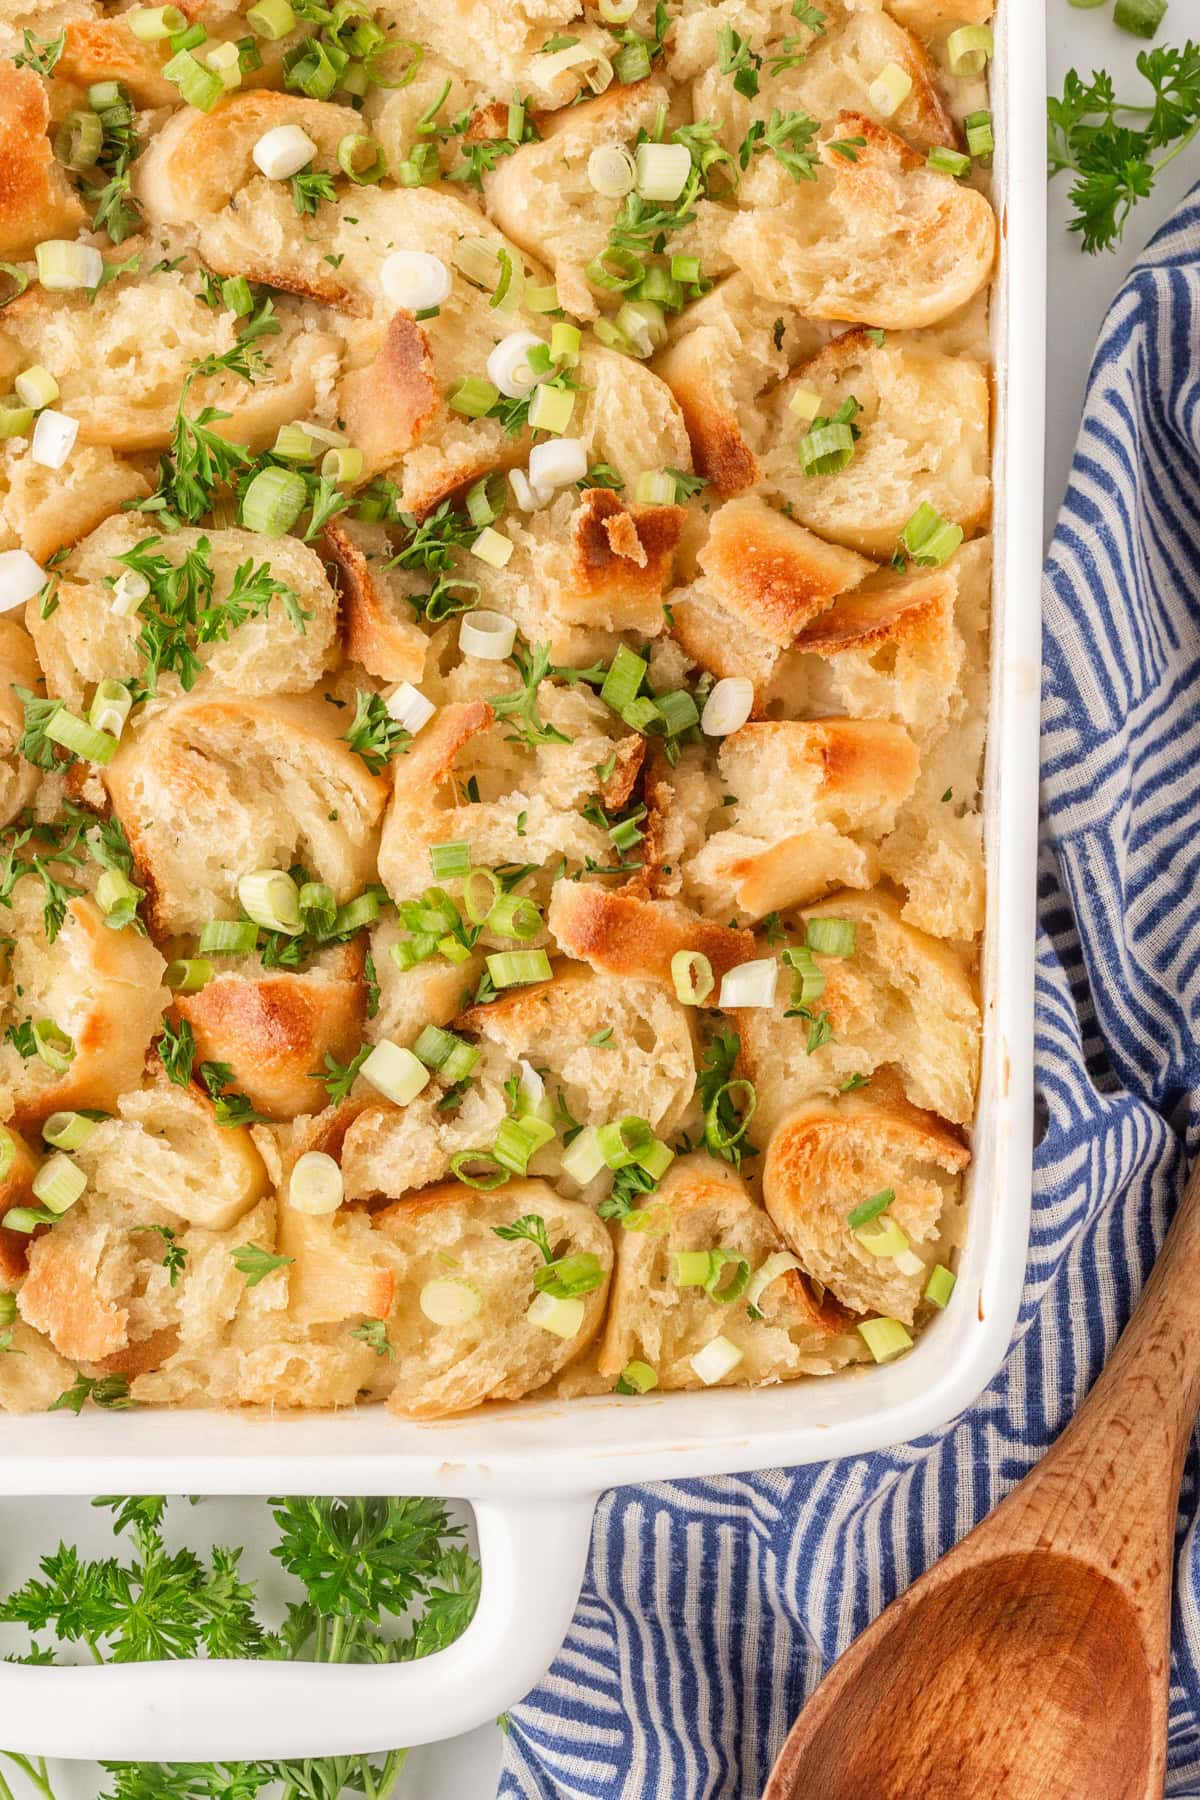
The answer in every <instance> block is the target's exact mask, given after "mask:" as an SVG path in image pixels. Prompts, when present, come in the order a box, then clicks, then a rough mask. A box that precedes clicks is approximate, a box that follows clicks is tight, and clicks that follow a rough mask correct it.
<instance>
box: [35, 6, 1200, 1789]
mask: <svg viewBox="0 0 1200 1800" xmlns="http://www.w3.org/2000/svg"><path fill="white" fill-rule="evenodd" d="M1186 5H1187V0H1173V3H1172V6H1171V10H1170V12H1169V13H1168V15H1167V21H1166V26H1165V28H1164V32H1163V34H1162V35H1163V37H1164V39H1165V40H1166V41H1175V40H1176V39H1177V38H1178V37H1180V36H1182V35H1183V34H1184V33H1185V31H1186V29H1187V21H1186V20H1185V18H1184V17H1183V14H1184V12H1185V10H1186ZM1046 9H1047V31H1048V38H1049V58H1050V81H1051V85H1052V86H1053V88H1054V89H1055V91H1060V90H1061V87H1062V80H1063V76H1064V75H1065V73H1066V71H1067V70H1068V69H1069V68H1070V67H1071V66H1072V65H1075V66H1076V67H1078V68H1079V69H1080V71H1081V72H1089V71H1090V70H1091V69H1092V68H1093V66H1095V67H1104V68H1108V69H1110V70H1111V71H1112V73H1113V75H1114V78H1116V79H1117V82H1118V88H1120V85H1121V84H1120V76H1121V75H1122V74H1123V73H1127V74H1129V75H1130V76H1133V77H1134V79H1137V78H1136V75H1135V72H1134V59H1135V57H1136V55H1137V52H1138V50H1139V48H1141V45H1140V44H1139V43H1138V42H1137V41H1136V40H1134V39H1133V38H1130V37H1127V36H1125V35H1124V34H1123V33H1121V32H1118V31H1116V30H1115V29H1114V28H1113V26H1112V24H1111V20H1110V17H1109V15H1110V13H1111V7H1108V6H1105V7H1102V8H1098V9H1097V10H1095V11H1090V12H1079V11H1076V10H1074V9H1073V8H1072V7H1071V6H1070V5H1069V4H1068V0H1046ZM1172 27H1174V28H1175V29H1174V32H1173V33H1172ZM1194 180H1200V143H1198V144H1197V145H1195V146H1193V148H1192V150H1191V152H1190V154H1185V155H1184V156H1182V157H1181V158H1180V159H1179V160H1178V162H1176V163H1174V164H1172V166H1171V168H1170V169H1169V170H1168V171H1167V174H1166V176H1165V177H1164V179H1163V181H1162V183H1161V186H1160V187H1159V189H1158V190H1157V191H1156V193H1155V194H1154V196H1153V197H1152V199H1151V200H1149V201H1143V202H1142V203H1141V204H1140V205H1139V207H1138V208H1137V210H1136V212H1135V213H1134V215H1133V217H1132V219H1131V220H1130V223H1129V227H1128V231H1127V236H1126V241H1125V244H1124V246H1123V247H1122V249H1121V251H1119V252H1118V253H1116V254H1113V255H1102V256H1097V257H1085V256H1083V255H1081V253H1080V251H1079V249H1078V247H1077V245H1076V242H1075V240H1074V239H1073V238H1071V237H1069V236H1068V234H1067V233H1066V231H1065V229H1064V221H1065V219H1066V216H1067V208H1066V187H1067V183H1066V178H1065V177H1063V176H1060V177H1059V178H1058V181H1057V182H1056V183H1055V185H1054V187H1052V188H1051V194H1050V244H1049V252H1050V259H1049V260H1050V292H1049V304H1048V362H1049V371H1050V374H1049V392H1048V405H1047V444H1046V529H1047V534H1049V532H1050V530H1051V529H1052V527H1053V523H1054V517H1055V513H1056V511H1057V508H1058V502H1059V498H1060V496H1061V493H1062V491H1063V488H1064V487H1065V484H1066V478H1067V470H1068V468H1069V465H1070V458H1071V451H1072V448H1073V445H1074V440H1075V431H1076V425H1077V422H1078V417H1079V410H1080V406H1081V404H1082V398H1083V389H1084V383H1085V380H1086V377H1087V370H1088V364H1089V361H1090V359H1091V353H1092V345H1093V343H1094V341H1095V338H1096V334H1097V332H1098V330H1099V326H1100V321H1101V319H1102V318H1103V316H1104V312H1105V309H1106V308H1107V306H1108V304H1109V301H1110V300H1111V299H1112V296H1113V294H1114V293H1115V291H1116V289H1117V287H1118V285H1119V284H1120V281H1121V278H1122V276H1123V274H1124V272H1125V270H1126V268H1127V267H1128V266H1129V264H1130V263H1131V262H1132V261H1133V259H1134V258H1135V256H1136V255H1137V253H1138V251H1139V250H1140V249H1141V247H1142V245H1143V244H1144V243H1145V241H1146V239H1147V238H1148V237H1149V236H1150V235H1151V233H1152V232H1153V231H1154V230H1155V229H1156V228H1157V227H1158V225H1159V224H1161V222H1162V220H1163V219H1164V218H1165V217H1166V216H1167V214H1168V212H1169V211H1170V210H1171V208H1172V206H1174V204H1175V202H1176V201H1177V200H1178V199H1179V197H1180V196H1181V195H1182V194H1183V193H1184V192H1185V190H1186V189H1187V187H1188V186H1189V185H1190V183H1191V182H1192V181H1194ZM220 1507H221V1513H222V1516H223V1519H224V1520H225V1521H226V1522H225V1524H224V1525H223V1526H222V1528H221V1530H220V1531H219V1533H218V1535H221V1536H223V1537H224V1538H225V1541H228V1542H236V1541H238V1540H239V1537H240V1535H241V1525H240V1521H241V1519H242V1518H243V1517H244V1518H246V1519H253V1518H254V1517H255V1515H256V1514H257V1516H259V1517H263V1516H264V1514H263V1510H262V1508H261V1506H260V1504H259V1503H257V1502H246V1503H244V1504H243V1503H234V1502H222V1503H220ZM84 1510H85V1509H81V1508H80V1507H79V1506H78V1505H77V1504H75V1503H70V1502H56V1503H54V1504H53V1505H50V1506H47V1505H46V1504H45V1503H44V1502H29V1503H7V1504H6V1505H5V1506H4V1509H3V1518H4V1526H5V1532H4V1537H5V1555H4V1558H3V1567H2V1568H0V1581H2V1583H3V1585H4V1586H7V1585H8V1584H9V1582H10V1580H11V1579H16V1580H19V1579H23V1578H24V1577H25V1575H27V1574H28V1573H31V1572H32V1569H31V1566H30V1563H31V1559H32V1557H33V1555H34V1554H35V1553H36V1552H40V1551H41V1550H42V1549H45V1548H47V1547H50V1546H51V1545H52V1543H53V1542H54V1541H56V1534H57V1533H59V1532H60V1531H61V1532H62V1533H63V1534H64V1535H70V1536H72V1537H75V1536H77V1535H78V1536H79V1537H80V1538H81V1540H82V1541H84V1542H86V1543H88V1544H89V1547H91V1546H93V1545H94V1546H95V1549H96V1550H99V1548H100V1542H101V1537H100V1534H99V1533H98V1532H97V1531H96V1526H95V1522H94V1521H95V1515H94V1514H93V1515H90V1520H91V1521H92V1522H91V1523H90V1524H89V1521H88V1520H87V1519H84V1518H83V1517H82V1515H83V1512H84ZM77 1521H79V1522H80V1523H79V1524H77V1523H76V1522H77ZM80 1525H85V1526H87V1527H88V1529H87V1532H86V1537H85V1536H84V1534H83V1532H82V1531H81V1530H80ZM25 1547H27V1550H26V1551H25V1554H24V1555H22V1550H23V1549H25ZM50 1748H52V1746H49V1745H48V1746H47V1749H50ZM500 1755H501V1738H500V1733H499V1732H498V1731H497V1730H496V1729H495V1728H494V1727H491V1726H487V1727H484V1728H483V1729H482V1730H480V1731H476V1732H472V1733H471V1735H470V1736H469V1737H465V1738H460V1739H457V1740H455V1741H454V1742H452V1743H448V1744H441V1745H434V1746H430V1747H429V1748H426V1749H423V1750H417V1751H414V1752H413V1754H412V1756H411V1757H410V1759H409V1762H408V1764H407V1766H406V1769H405V1772H404V1776H403V1777H402V1780H401V1783H400V1789H399V1797H398V1800H492V1796H493V1795H494V1794H495V1791H496V1780H497V1773H498V1770H499V1766H500ZM0 1767H3V1765H0ZM55 1781H56V1791H57V1792H58V1794H59V1795H60V1797H61V1800H94V1797H95V1795H96V1793H97V1792H98V1791H99V1789H98V1787H97V1785H96V1780H95V1775H94V1774H93V1773H92V1772H90V1771H88V1770H87V1769H86V1768H84V1767H83V1766H77V1767H76V1768H74V1769H72V1770H71V1771H69V1772H68V1770H67V1769H66V1768H65V1767H64V1766H63V1765H59V1766H58V1769H57V1772H56V1775H55ZM19 1783H20V1777H19V1776H16V1775H14V1776H13V1786H14V1793H15V1794H17V1797H18V1800H26V1797H25V1795H24V1794H23V1793H22V1792H21V1790H20V1787H19ZM680 1800H683V1797H682V1796H681V1797H680Z"/></svg>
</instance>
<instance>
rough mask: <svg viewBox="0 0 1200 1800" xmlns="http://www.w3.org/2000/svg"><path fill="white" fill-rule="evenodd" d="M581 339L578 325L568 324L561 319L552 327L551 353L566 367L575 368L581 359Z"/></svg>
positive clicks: (556, 360)
mask: <svg viewBox="0 0 1200 1800" xmlns="http://www.w3.org/2000/svg"><path fill="white" fill-rule="evenodd" d="M581 341H582V339H581V337H580V332H579V327H578V325H568V324H566V323H565V322H564V321H562V320H560V321H559V322H558V323H557V324H556V325H552V326H551V327H550V355H551V357H552V358H553V360H554V361H555V362H556V363H561V364H562V365H563V367H564V368H568V369H573V368H574V367H575V364H576V363H577V362H578V361H579V346H580V343H581Z"/></svg>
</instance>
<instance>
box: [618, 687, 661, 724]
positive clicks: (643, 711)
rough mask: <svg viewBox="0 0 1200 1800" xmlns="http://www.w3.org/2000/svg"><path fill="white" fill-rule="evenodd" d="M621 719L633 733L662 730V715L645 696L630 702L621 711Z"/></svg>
mask: <svg viewBox="0 0 1200 1800" xmlns="http://www.w3.org/2000/svg"><path fill="white" fill-rule="evenodd" d="M621 717H622V718H623V719H624V721H625V723H626V724H627V725H628V726H629V727H630V729H631V730H633V731H643V732H649V731H661V729H662V723H663V717H662V714H661V713H660V712H659V710H658V706H657V704H656V703H655V702H654V701H653V700H651V699H650V698H649V696H648V695H645V694H642V695H640V696H639V697H638V698H637V699H636V700H631V701H630V702H629V705H628V706H626V707H624V708H623V709H622V711H621Z"/></svg>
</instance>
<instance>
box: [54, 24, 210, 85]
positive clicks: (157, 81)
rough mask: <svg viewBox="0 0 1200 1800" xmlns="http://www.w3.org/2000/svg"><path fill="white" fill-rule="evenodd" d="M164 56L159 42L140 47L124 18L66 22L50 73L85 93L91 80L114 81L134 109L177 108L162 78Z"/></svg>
mask: <svg viewBox="0 0 1200 1800" xmlns="http://www.w3.org/2000/svg"><path fill="white" fill-rule="evenodd" d="M170 55H171V49H170V46H169V45H168V44H167V43H166V42H165V40H164V41H162V42H160V43H154V44H144V43H142V41H141V39H140V38H136V37H135V36H134V35H133V32H132V31H131V30H130V28H129V25H128V23H127V22H126V20H124V19H121V18H116V19H72V20H71V21H70V23H69V24H68V25H67V27H66V42H65V43H64V44H63V50H62V55H61V56H60V57H59V59H58V61H57V62H56V63H55V65H54V74H55V77H56V79H57V80H59V81H63V80H67V81H73V82H77V83H78V85H79V86H80V87H85V88H86V87H88V86H90V84H91V83H92V82H93V81H119V82H121V83H122V85H123V86H124V87H126V88H127V89H128V90H129V95H130V98H131V99H132V100H133V101H134V103H135V104H136V105H138V106H178V104H179V89H178V88H177V87H175V86H174V85H173V83H171V82H169V81H168V80H167V78H166V76H165V75H164V74H163V64H164V63H165V62H166V61H167V59H168V58H169V56H170Z"/></svg>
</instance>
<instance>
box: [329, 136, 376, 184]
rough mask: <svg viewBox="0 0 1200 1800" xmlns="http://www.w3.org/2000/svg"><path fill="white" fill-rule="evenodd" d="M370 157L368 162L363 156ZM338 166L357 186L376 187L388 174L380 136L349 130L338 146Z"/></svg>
mask: <svg viewBox="0 0 1200 1800" xmlns="http://www.w3.org/2000/svg"><path fill="white" fill-rule="evenodd" d="M364 156H366V157H368V158H369V160H368V161H367V162H364V161H363V157H364ZM337 159H338V167H339V169H341V171H342V173H343V175H348V176H349V177H350V179H351V181H352V182H353V183H354V184H355V186H356V187H374V185H375V183H376V182H377V181H382V180H383V178H384V176H385V175H386V174H387V158H386V157H385V155H384V153H383V146H382V144H380V142H379V140H378V138H373V137H366V136H364V135H363V134H362V133H361V132H353V131H351V132H347V134H346V136H345V137H344V138H342V139H341V141H340V143H339V144H338V147H337Z"/></svg>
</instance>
